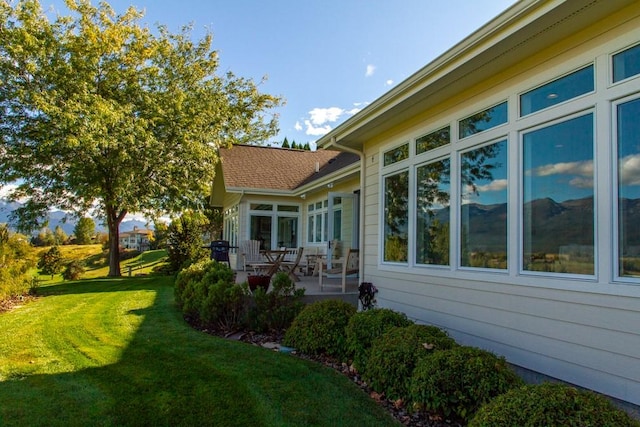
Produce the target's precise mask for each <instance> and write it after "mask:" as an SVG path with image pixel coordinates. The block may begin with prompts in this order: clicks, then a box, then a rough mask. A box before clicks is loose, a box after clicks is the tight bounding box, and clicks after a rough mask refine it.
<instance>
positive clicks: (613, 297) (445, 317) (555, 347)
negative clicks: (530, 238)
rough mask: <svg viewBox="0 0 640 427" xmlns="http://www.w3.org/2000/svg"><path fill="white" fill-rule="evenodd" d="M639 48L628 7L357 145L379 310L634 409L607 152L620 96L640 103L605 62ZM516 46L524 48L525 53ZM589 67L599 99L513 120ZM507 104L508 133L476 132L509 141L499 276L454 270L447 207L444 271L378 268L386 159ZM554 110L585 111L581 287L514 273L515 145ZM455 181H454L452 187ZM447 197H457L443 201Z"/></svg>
mask: <svg viewBox="0 0 640 427" xmlns="http://www.w3.org/2000/svg"><path fill="white" fill-rule="evenodd" d="M639 41H640V4H638V3H636V4H635V5H633V6H631V7H629V8H627V9H626V10H624V11H621V12H619V13H618V14H616V15H614V16H612V17H609V18H606V19H603V20H601V21H600V22H599V23H598V24H596V25H595V26H593V27H591V28H589V29H587V30H586V31H581V32H580V33H578V34H575V36H573V37H569V38H566V39H564V40H562V41H560V42H558V43H557V44H555V45H552V46H549V47H548V48H547V49H546V50H545V51H542V52H532V53H531V55H530V57H529V59H528V60H527V61H525V62H522V63H521V64H519V66H518V67H517V68H511V69H507V70H496V74H495V75H494V76H493V78H491V80H488V81H485V82H483V83H481V84H480V85H478V86H476V87H474V88H472V89H471V90H469V91H466V92H465V93H461V94H459V95H458V96H456V97H453V98H450V99H449V100H447V102H446V103H443V104H439V105H434V106H433V108H432V109H430V110H428V111H425V112H424V113H423V114H421V115H420V116H419V117H410V118H407V120H406V121H405V122H404V123H403V124H402V125H400V126H399V127H397V128H395V129H393V130H392V131H391V132H388V133H385V134H383V135H379V136H378V137H377V138H376V139H374V140H371V141H368V142H367V143H366V144H365V153H366V170H365V176H366V182H365V190H364V191H365V198H364V202H363V205H364V209H365V215H364V218H365V230H364V242H363V245H362V246H363V250H364V254H365V257H364V264H365V265H364V280H366V281H370V282H373V283H374V284H375V285H376V287H377V288H378V289H379V294H378V298H377V299H378V303H379V305H380V306H383V307H389V308H392V309H396V310H399V311H403V312H405V313H407V315H409V316H410V317H411V318H413V319H415V320H416V321H419V322H424V323H429V324H435V325H437V326H440V327H442V328H444V329H446V330H448V331H449V332H450V333H451V335H452V336H453V337H454V338H456V339H457V340H458V341H459V342H462V343H465V344H469V345H474V346H478V347H482V348H486V349H489V350H491V351H494V352H496V353H498V354H501V355H504V356H505V357H506V358H507V359H508V360H509V361H510V362H511V363H513V364H515V365H520V366H523V367H525V368H528V369H531V370H534V371H538V372H540V373H543V374H545V375H549V376H552V377H556V378H559V379H561V380H564V381H568V382H571V383H574V384H577V385H580V386H584V387H587V388H590V389H593V390H596V391H598V392H601V393H605V394H607V395H610V396H613V397H616V398H618V399H621V400H624V401H627V402H631V403H633V404H640V331H639V329H638V325H639V324H640V282H639V281H638V280H628V281H620V280H616V278H615V273H614V271H615V260H614V256H613V255H612V254H614V253H615V248H614V246H613V238H612V237H611V234H612V233H617V231H616V230H615V228H613V227H612V223H613V220H614V217H613V213H612V206H613V205H614V204H615V203H617V202H616V200H617V199H616V198H617V194H616V192H615V191H614V188H615V186H614V185H613V184H612V182H613V178H612V177H614V176H616V173H617V172H616V170H615V169H614V167H613V165H614V161H615V158H616V157H615V153H613V154H612V153H611V150H612V148H611V147H612V146H613V145H614V144H612V142H611V140H612V135H613V134H614V129H613V128H614V127H615V126H614V122H613V121H612V120H613V119H612V115H613V114H612V109H613V103H614V102H615V101H616V100H617V99H619V98H622V97H626V96H632V97H638V96H639V95H638V93H640V76H636V77H635V78H633V79H630V80H629V81H627V82H626V83H624V84H619V85H612V84H611V82H610V79H609V77H608V76H609V75H610V67H611V66H610V63H611V54H612V53H615V52H617V51H619V50H620V49H623V48H626V47H628V46H630V45H632V44H634V43H637V42H639ZM521 48H522V49H526V45H525V46H523V47H521ZM590 62H593V63H594V65H595V75H596V77H595V79H596V89H597V91H600V92H601V90H605V91H606V96H605V97H603V96H602V95H601V94H600V95H597V94H596V95H587V96H583V97H581V98H580V99H578V100H575V101H572V103H571V105H570V106H569V107H562V106H560V107H556V108H555V109H549V110H548V111H543V112H539V113H536V114H534V115H532V116H534V117H524V118H518V114H517V110H516V106H517V105H518V95H519V94H521V93H522V92H524V91H527V90H529V89H531V88H533V87H536V86H537V85H540V84H544V83H546V82H548V81H551V80H553V79H555V78H557V77H559V76H562V75H563V74H565V73H568V72H571V71H573V70H575V69H577V68H579V67H581V66H583V65H585V64H587V63H590ZM505 99H506V100H508V102H509V109H510V110H509V117H510V120H509V124H508V125H507V126H502V127H500V128H496V129H492V130H489V131H487V132H485V138H486V140H487V141H491V140H497V139H499V138H507V140H508V143H509V193H508V194H509V211H508V218H509V222H508V236H509V240H508V244H509V245H508V248H509V249H508V251H509V252H508V255H509V267H508V269H507V270H506V271H505V270H488V269H486V270H485V269H466V270H465V269H461V268H460V267H459V266H458V265H456V261H454V259H455V258H456V257H457V247H456V243H455V242H456V239H457V238H456V232H458V230H457V229H456V227H457V226H456V225H455V224H456V223H457V218H456V209H455V208H454V205H452V209H451V212H452V217H451V224H452V232H451V243H452V249H451V260H452V262H451V266H447V267H441V266H416V265H411V264H410V263H409V264H407V265H397V264H393V263H385V262H383V261H382V257H381V251H382V249H381V248H382V246H381V241H382V236H383V230H382V226H381V219H380V215H381V211H382V206H383V197H382V195H381V190H380V188H381V185H382V182H383V181H382V173H383V170H382V166H381V156H382V155H383V153H384V152H385V151H386V150H389V149H390V148H393V147H395V146H397V145H398V144H400V143H402V142H404V141H412V140H414V139H415V138H416V137H419V136H421V135H424V134H425V133H426V132H429V131H432V130H435V129H438V128H439V127H441V126H442V125H443V124H451V126H452V128H453V127H454V126H456V124H457V120H459V119H461V118H464V117H467V116H469V115H471V114H474V113H475V112H477V111H480V110H482V109H484V108H487V107H489V106H491V105H494V104H496V103H498V102H501V101H503V100H505ZM558 108H560V109H562V108H566V112H562V113H561V114H560V116H564V115H565V114H569V115H570V114H571V111H570V110H573V111H576V112H579V111H584V110H587V109H593V111H594V117H595V139H596V141H597V143H596V156H597V157H596V158H595V160H596V181H595V185H596V189H597V192H596V197H595V199H596V202H595V203H596V205H595V209H596V212H597V213H596V216H595V218H596V221H597V227H596V230H597V234H596V236H595V242H596V243H595V244H596V246H597V251H596V254H597V261H596V265H595V274H594V275H593V276H591V277H587V278H585V277H577V276H570V277H569V276H567V277H561V276H558V275H556V276H554V275H545V274H531V273H527V272H523V271H521V269H520V268H519V264H520V262H519V260H520V258H521V255H520V246H521V241H520V238H519V237H518V236H519V234H520V229H519V218H520V215H521V212H520V210H519V209H520V208H519V204H520V203H521V202H520V200H521V198H520V197H521V195H520V189H519V186H520V184H519V174H520V173H521V170H520V169H521V166H520V159H521V158H520V157H519V152H518V147H519V144H520V138H521V134H522V130H523V129H527V126H538V125H541V124H544V123H548V122H550V121H552V120H555V119H557V118H558V117H559V115H558V114H559V113H558ZM456 144H458V142H457V141H454V142H453V143H452V146H451V147H449V148H447V149H446V150H448V153H450V154H451V156H452V158H454V156H455V155H457V153H458V152H459V150H460V148H461V147H462V144H461V145H460V147H458V146H456ZM446 150H445V151H446ZM452 162H454V160H452ZM455 184H456V182H455V178H454V177H453V176H452V184H451V187H452V188H454V187H455ZM452 191H453V190H452ZM410 194H411V193H410ZM454 196H457V193H456V192H455V191H453V192H452V200H453V198H454ZM411 214H413V212H410V215H411Z"/></svg>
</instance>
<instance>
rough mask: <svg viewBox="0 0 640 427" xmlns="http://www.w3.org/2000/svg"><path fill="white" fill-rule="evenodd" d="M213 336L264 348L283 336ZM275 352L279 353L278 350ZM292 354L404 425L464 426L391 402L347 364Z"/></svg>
mask: <svg viewBox="0 0 640 427" xmlns="http://www.w3.org/2000/svg"><path fill="white" fill-rule="evenodd" d="M206 332H207V333H210V334H212V335H217V336H224V337H225V338H231V339H235V340H239V341H243V342H246V343H248V344H253V345H259V346H264V347H267V348H268V347H271V345H270V344H274V343H276V344H277V343H281V342H282V338H283V334H257V333H254V332H247V333H236V334H226V335H222V334H219V333H216V332H215V331H206ZM275 351H279V350H278V349H277V348H276V349H275ZM291 354H293V355H295V356H296V357H300V358H302V359H306V360H311V361H314V362H317V363H322V364H323V365H325V366H327V367H330V368H332V369H335V370H336V371H338V372H340V373H342V374H343V375H345V376H347V377H348V378H349V379H351V380H352V381H353V382H354V383H355V384H357V385H358V387H360V389H361V390H362V391H363V392H365V393H367V394H368V395H369V396H370V397H371V398H372V399H373V400H375V401H376V402H378V404H380V405H381V406H383V407H384V408H385V409H386V410H387V411H389V413H390V414H391V415H392V416H393V417H394V418H395V419H396V420H398V421H399V422H400V423H401V424H402V425H405V426H410V427H462V426H464V424H461V423H459V422H455V421H451V420H445V419H443V418H442V417H440V416H438V415H435V414H429V413H426V412H415V413H414V412H412V411H410V410H408V409H407V408H406V407H405V404H404V402H403V401H401V400H398V401H394V400H389V399H387V398H386V397H385V396H384V395H382V394H379V393H377V392H375V391H374V390H372V389H371V388H370V387H369V386H368V385H367V383H366V382H364V381H363V380H362V378H361V377H360V376H359V375H358V373H357V372H355V371H354V370H353V368H352V367H350V366H349V365H348V364H346V363H342V362H338V361H337V360H335V359H333V358H331V357H327V356H309V355H305V354H301V353H297V352H292V353H291Z"/></svg>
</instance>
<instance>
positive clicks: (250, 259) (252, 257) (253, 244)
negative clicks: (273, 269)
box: [240, 240, 264, 271]
mask: <svg viewBox="0 0 640 427" xmlns="http://www.w3.org/2000/svg"><path fill="white" fill-rule="evenodd" d="M240 255H242V270H243V271H247V266H248V265H249V264H256V263H263V262H264V259H263V256H262V254H261V253H260V241H259V240H245V241H244V242H242V244H241V246H240Z"/></svg>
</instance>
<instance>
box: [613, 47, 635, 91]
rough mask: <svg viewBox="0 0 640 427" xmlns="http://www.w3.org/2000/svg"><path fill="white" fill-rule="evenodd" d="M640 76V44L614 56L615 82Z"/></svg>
mask: <svg viewBox="0 0 640 427" xmlns="http://www.w3.org/2000/svg"><path fill="white" fill-rule="evenodd" d="M636 74H640V44H639V45H636V46H633V47H630V48H629V49H627V50H625V51H623V52H620V53H618V54H617V55H613V81H614V82H619V81H620V80H624V79H627V78H629V77H631V76H635V75H636Z"/></svg>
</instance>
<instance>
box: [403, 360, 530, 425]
mask: <svg viewBox="0 0 640 427" xmlns="http://www.w3.org/2000/svg"><path fill="white" fill-rule="evenodd" d="M521 385H522V380H521V379H520V378H519V377H518V376H517V375H516V374H515V373H514V372H513V371H512V370H511V368H510V367H509V365H508V364H507V362H506V360H505V359H504V358H502V357H498V356H496V355H494V354H492V353H490V352H488V351H485V350H481V349H478V348H473V347H456V348H452V349H450V350H445V351H440V352H436V353H434V354H433V355H432V356H431V357H427V358H424V359H422V360H420V361H419V362H418V363H417V365H416V368H415V370H414V371H413V375H412V378H411V385H410V397H411V400H412V401H413V402H414V403H416V404H418V405H419V406H420V407H421V408H423V409H426V410H429V411H435V412H438V413H440V414H443V415H445V416H447V417H449V416H455V417H458V418H461V419H464V420H467V421H468V420H469V419H470V418H471V417H473V415H474V414H475V413H476V411H477V410H478V408H480V406H482V405H483V404H485V403H487V402H489V401H490V400H491V399H492V398H494V397H495V396H498V395H500V394H502V393H505V392H507V391H508V390H510V389H512V388H514V387H518V386H521ZM512 425H519V424H517V423H516V424H512Z"/></svg>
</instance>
